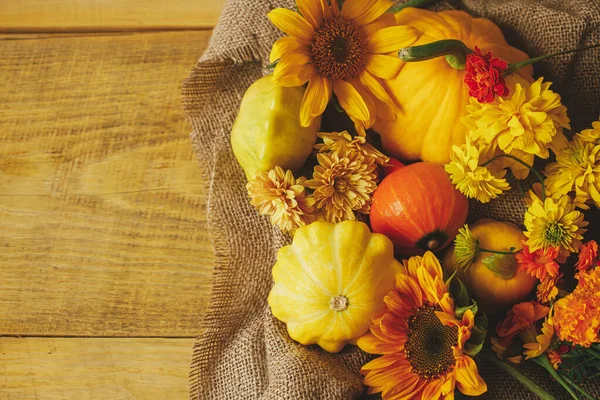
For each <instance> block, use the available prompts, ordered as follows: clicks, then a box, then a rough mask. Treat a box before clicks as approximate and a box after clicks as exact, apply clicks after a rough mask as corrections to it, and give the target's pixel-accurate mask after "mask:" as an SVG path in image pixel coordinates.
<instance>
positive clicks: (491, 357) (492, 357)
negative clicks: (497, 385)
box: [479, 349, 556, 400]
mask: <svg viewBox="0 0 600 400" xmlns="http://www.w3.org/2000/svg"><path fill="white" fill-rule="evenodd" d="M479 354H480V355H481V357H482V358H484V359H485V360H486V361H489V362H491V363H492V364H494V366H496V367H498V368H500V369H502V370H504V371H506V372H508V373H509V374H510V375H512V377H513V378H515V379H516V380H518V381H519V382H520V383H521V384H522V385H523V386H525V387H526V388H527V389H528V390H529V391H530V392H532V393H535V394H536V395H537V396H538V397H539V398H540V399H541V400H556V398H555V397H554V396H553V395H551V394H550V393H548V392H547V391H545V390H544V389H542V387H540V386H539V385H538V384H537V383H535V382H534V381H533V380H531V379H529V378H528V377H526V376H525V375H523V374H522V373H521V372H520V371H519V370H517V369H516V368H515V367H513V366H512V365H511V364H510V363H508V362H506V361H504V360H502V359H501V358H499V357H498V356H497V355H496V354H494V353H492V352H490V350H488V349H486V350H484V351H482V352H481V353H479Z"/></svg>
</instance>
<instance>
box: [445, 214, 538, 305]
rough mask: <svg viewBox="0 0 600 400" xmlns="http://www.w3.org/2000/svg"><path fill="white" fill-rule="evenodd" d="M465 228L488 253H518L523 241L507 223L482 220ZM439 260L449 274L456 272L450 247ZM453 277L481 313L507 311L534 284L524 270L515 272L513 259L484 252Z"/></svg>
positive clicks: (518, 232)
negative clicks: (472, 297) (457, 279)
mask: <svg viewBox="0 0 600 400" xmlns="http://www.w3.org/2000/svg"><path fill="white" fill-rule="evenodd" d="M469 227H470V229H471V233H472V234H473V236H474V237H475V238H476V239H478V240H479V246H480V247H481V248H484V249H488V250H494V251H510V250H511V248H512V249H514V251H518V250H521V249H522V248H523V245H522V244H521V241H522V240H525V239H527V238H526V237H525V235H524V234H523V232H522V231H521V229H519V227H518V226H516V225H515V224H513V223H511V222H505V221H496V220H493V219H488V218H483V219H480V220H478V221H477V222H476V223H474V224H473V225H470V226H469ZM443 261H444V267H445V268H446V269H447V271H448V272H449V273H452V272H454V271H455V270H456V268H457V265H456V255H455V253H454V245H452V246H451V247H450V248H449V249H448V250H447V251H446V253H445V254H444V258H443ZM457 276H458V277H459V278H460V280H461V281H462V282H463V283H464V284H465V286H466V287H467V288H468V289H469V293H471V294H472V295H473V296H474V297H475V300H477V304H478V305H479V307H480V308H481V309H482V310H483V311H485V312H494V311H497V310H500V309H503V308H509V307H512V306H513V305H514V304H516V303H519V302H521V301H523V300H525V299H526V298H527V296H528V295H529V294H530V293H531V291H532V290H533V288H534V286H535V285H536V283H537V280H536V279H535V278H533V277H531V276H529V275H528V274H527V272H526V271H525V270H519V265H518V264H517V260H516V258H515V256H513V255H498V254H492V253H487V252H480V253H479V254H478V255H477V257H476V258H475V261H474V262H473V264H471V265H470V266H469V267H468V268H467V269H466V270H463V269H461V270H459V272H458V274H457Z"/></svg>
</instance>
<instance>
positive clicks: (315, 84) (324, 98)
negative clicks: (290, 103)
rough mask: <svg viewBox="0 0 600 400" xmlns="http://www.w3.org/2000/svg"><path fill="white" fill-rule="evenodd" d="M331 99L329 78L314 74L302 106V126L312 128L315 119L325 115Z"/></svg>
mask: <svg viewBox="0 0 600 400" xmlns="http://www.w3.org/2000/svg"><path fill="white" fill-rule="evenodd" d="M330 99H331V82H330V81H329V79H327V78H324V77H322V76H320V75H317V74H314V75H313V76H312V79H311V80H310V81H309V82H308V87H307V88H306V92H304V97H303V98H302V105H301V106H300V123H301V124H302V126H310V124H312V121H313V120H314V119H315V118H317V117H318V116H320V115H321V114H323V111H325V108H326V107H327V103H329V100H330Z"/></svg>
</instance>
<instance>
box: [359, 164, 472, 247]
mask: <svg viewBox="0 0 600 400" xmlns="http://www.w3.org/2000/svg"><path fill="white" fill-rule="evenodd" d="M468 212H469V204H468V201H467V199H466V198H465V196H463V195H462V194H461V193H460V192H459V191H458V190H456V189H455V188H454V185H452V183H451V182H450V179H449V178H448V175H447V174H446V172H445V171H444V167H442V166H441V165H437V164H432V163H425V162H418V163H415V164H411V165H408V166H405V167H402V168H400V169H398V170H396V171H394V172H392V173H391V174H390V175H388V176H386V177H385V178H384V179H383V180H382V181H381V183H380V184H379V187H378V188H377V190H376V191H375V193H374V195H373V204H372V206H371V216H370V220H371V227H372V229H373V232H377V233H383V234H384V235H386V236H387V237H388V238H390V240H391V241H392V243H394V248H395V250H396V253H397V254H399V255H401V256H412V255H417V254H423V253H424V252H425V251H427V250H431V251H433V252H435V251H438V250H441V249H443V248H444V247H446V246H447V245H448V244H450V242H451V241H452V240H453V239H454V237H455V236H456V234H457V233H458V230H459V229H460V228H461V227H462V226H463V225H464V223H465V220H466V219H467V214H468Z"/></svg>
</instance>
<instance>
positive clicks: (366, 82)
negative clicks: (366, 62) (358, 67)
mask: <svg viewBox="0 0 600 400" xmlns="http://www.w3.org/2000/svg"><path fill="white" fill-rule="evenodd" d="M358 80H359V82H360V83H361V84H362V85H363V86H365V87H366V88H367V89H368V90H369V91H370V92H371V93H373V95H375V97H377V98H378V99H379V100H381V101H383V102H384V103H385V104H387V105H388V106H389V107H390V108H392V110H394V111H396V112H397V111H398V108H397V107H396V104H395V103H394V100H393V99H392V98H391V97H390V95H389V94H388V92H387V90H385V88H384V87H383V86H382V85H381V83H379V81H378V80H377V78H375V77H374V76H373V75H371V73H370V72H369V71H363V72H362V73H361V74H360V75H359V77H358Z"/></svg>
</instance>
